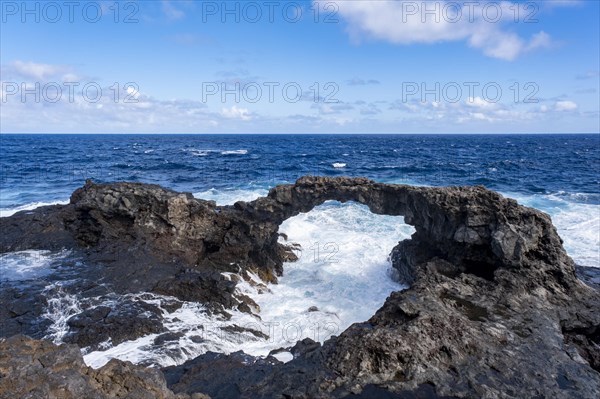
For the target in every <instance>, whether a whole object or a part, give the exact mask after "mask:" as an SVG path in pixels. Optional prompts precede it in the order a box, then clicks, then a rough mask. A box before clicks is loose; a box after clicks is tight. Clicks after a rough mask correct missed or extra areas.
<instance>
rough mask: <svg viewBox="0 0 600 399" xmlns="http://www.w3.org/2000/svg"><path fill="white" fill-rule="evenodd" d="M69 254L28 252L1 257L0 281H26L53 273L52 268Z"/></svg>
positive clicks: (64, 252)
mask: <svg viewBox="0 0 600 399" xmlns="http://www.w3.org/2000/svg"><path fill="white" fill-rule="evenodd" d="M68 254H69V251H66V250H65V251H60V252H51V251H47V250H33V249H30V250H27V251H18V252H7V253H4V254H1V255H0V279H1V280H9V281H25V280H32V279H38V278H41V277H44V276H46V275H48V274H50V273H52V271H53V270H52V266H53V265H54V264H55V262H57V261H60V260H61V259H63V258H65V257H66V256H67V255H68Z"/></svg>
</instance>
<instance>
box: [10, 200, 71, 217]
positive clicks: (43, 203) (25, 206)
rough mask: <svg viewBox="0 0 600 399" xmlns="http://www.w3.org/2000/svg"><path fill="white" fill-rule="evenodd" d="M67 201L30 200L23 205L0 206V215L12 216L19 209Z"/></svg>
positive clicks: (65, 202) (59, 203)
mask: <svg viewBox="0 0 600 399" xmlns="http://www.w3.org/2000/svg"><path fill="white" fill-rule="evenodd" d="M68 203H69V200H64V201H53V202H31V203H29V204H25V205H19V206H16V207H13V208H0V217H3V218H5V217H8V216H12V215H14V214H15V213H17V212H20V211H31V210H33V209H36V208H39V207H40V206H48V205H66V204H68Z"/></svg>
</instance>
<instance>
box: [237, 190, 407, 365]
mask: <svg viewBox="0 0 600 399" xmlns="http://www.w3.org/2000/svg"><path fill="white" fill-rule="evenodd" d="M414 231H415V230H414V228H413V227H412V226H410V225H407V224H405V223H404V220H403V218H402V217H401V216H388V215H378V214H375V213H372V212H371V210H370V209H369V208H368V207H367V206H366V205H363V204H360V203H357V202H345V203H340V202H338V201H326V202H324V203H323V204H321V205H318V206H315V207H314V208H312V209H311V210H310V211H308V212H305V213H300V214H298V215H296V216H292V217H290V218H288V219H286V220H285V221H284V222H283V223H282V224H281V225H280V226H279V232H280V233H283V234H282V235H281V236H280V239H279V242H280V243H282V244H285V245H289V246H291V247H293V248H294V252H295V254H296V255H297V256H298V260H297V261H295V262H286V263H285V264H284V266H283V275H282V276H281V277H279V279H278V283H277V284H272V285H269V286H268V291H264V292H263V293H260V294H258V293H257V294H249V295H250V296H251V297H252V299H253V300H254V301H255V302H256V303H257V304H258V305H259V307H260V312H259V315H260V317H261V319H262V322H263V324H272V325H275V324H277V325H278V326H280V327H281V328H288V329H294V330H295V332H296V333H298V334H296V335H298V336H297V337H296V336H294V337H289V336H288V337H286V336H285V335H286V334H285V332H284V331H282V332H281V334H280V333H279V332H278V331H277V328H275V329H274V330H273V331H272V333H273V336H272V337H271V339H274V340H275V341H277V340H279V343H274V344H272V345H269V347H271V348H273V349H275V348H277V347H286V346H292V345H294V344H295V342H296V341H297V340H298V339H303V338H311V339H313V340H315V341H320V342H323V341H325V340H326V339H327V338H329V337H330V336H331V335H337V334H339V333H341V332H342V331H344V330H345V329H346V328H348V327H349V326H350V325H351V324H353V323H356V322H362V321H366V320H368V319H369V318H370V317H371V316H372V315H373V314H374V313H375V312H376V311H377V310H378V309H379V308H380V307H381V306H382V305H383V303H384V302H385V299H386V298H387V297H388V296H389V294H390V293H391V292H394V291H399V290H403V289H405V288H407V287H406V286H404V285H402V284H400V283H398V282H397V281H396V280H395V279H394V274H395V269H393V268H392V264H391V261H390V259H389V255H390V253H391V251H392V249H393V248H394V247H395V246H396V245H397V244H398V242H399V241H402V240H404V239H408V238H410V236H411V235H412V234H413V233H414ZM287 335H289V333H288V334H287ZM286 338H287V339H286ZM289 338H296V339H294V340H293V342H292V340H290V339H289ZM267 353H268V351H266V353H265V351H263V353H261V352H260V351H259V352H257V353H254V354H260V355H264V354H267Z"/></svg>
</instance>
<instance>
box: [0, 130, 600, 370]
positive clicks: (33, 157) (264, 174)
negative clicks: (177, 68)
mask: <svg viewBox="0 0 600 399" xmlns="http://www.w3.org/2000/svg"><path fill="white" fill-rule="evenodd" d="M0 140H1V146H0V167H1V177H0V182H1V185H0V215H1V216H9V215H11V214H13V213H15V212H17V211H22V210H29V209H33V208H35V207H38V206H41V205H47V204H60V203H66V202H68V200H69V196H70V194H71V193H72V192H73V191H74V190H75V189H76V188H78V187H80V186H82V185H83V184H84V182H85V180H86V179H93V180H94V181H97V182H112V181H134V182H144V183H154V184H160V185H162V186H165V187H167V188H170V189H173V190H177V191H186V192H191V193H193V194H194V196H196V197H197V198H203V199H209V200H214V201H216V202H217V203H218V204H233V203H235V202H236V201H239V200H243V201H248V200H253V199H255V198H257V197H258V196H261V195H265V194H266V193H267V192H268V190H269V188H271V187H273V186H275V185H277V184H282V183H291V182H294V181H295V180H296V179H297V178H298V177H300V176H303V175H325V176H365V177H368V178H371V179H373V180H376V181H380V182H386V183H401V184H412V185H427V186H448V185H483V186H485V187H487V188H489V189H492V190H496V191H498V192H500V193H502V194H503V195H505V196H507V197H511V198H514V199H516V200H517V201H518V202H519V203H521V204H523V205H527V206H531V207H535V208H537V209H540V210H542V211H544V212H546V213H548V214H549V215H550V216H551V217H552V220H553V222H554V224H555V226H556V227H557V229H558V232H559V234H560V236H561V237H562V239H563V240H564V245H565V248H566V250H567V252H568V253H569V255H570V256H571V257H572V258H573V259H574V260H575V261H576V262H577V263H578V264H581V265H586V266H593V267H600V135H9V134H3V135H0ZM280 230H281V231H282V232H285V233H286V234H287V236H288V237H289V239H290V240H291V241H293V242H296V243H298V244H300V245H301V248H302V249H303V250H302V252H301V254H299V255H301V256H300V260H299V261H298V262H295V263H290V264H287V265H286V266H285V268H284V270H285V272H284V276H283V277H282V278H281V279H280V281H279V284H277V285H273V286H271V287H269V290H268V292H266V293H264V292H261V293H257V292H256V290H255V288H253V287H251V286H249V285H248V286H247V287H246V286H244V285H243V284H241V285H240V289H242V290H245V293H246V294H247V295H249V296H251V297H252V298H253V299H254V300H255V301H256V302H257V303H258V304H259V305H260V307H261V309H263V310H262V313H261V317H262V320H263V321H265V322H268V321H269V320H277V321H278V323H280V324H281V325H284V324H285V323H288V324H289V323H296V324H297V325H299V326H308V327H307V328H304V329H303V330H302V331H304V332H303V334H302V336H307V337H310V338H312V339H315V340H318V341H323V340H324V339H326V338H328V337H329V336H331V335H333V334H337V333H339V332H340V331H342V330H344V329H345V328H346V327H348V326H349V325H350V324H352V323H354V322H357V321H361V320H366V319H367V318H369V317H370V316H371V315H372V314H373V313H374V311H375V310H377V309H378V308H379V307H380V306H381V305H382V303H383V301H384V300H385V298H386V297H387V296H388V295H389V293H390V292H392V291H396V290H398V289H402V287H401V286H399V284H398V283H396V282H395V281H394V280H393V278H390V267H389V260H388V259H387V256H388V254H389V253H390V250H391V249H392V248H393V247H394V246H395V245H396V244H397V242H398V241H400V240H402V239H405V238H408V237H410V235H411V234H412V232H414V230H413V229H412V227H411V226H408V225H406V224H404V223H403V220H401V218H398V217H391V216H381V215H374V214H372V213H370V212H369V210H368V209H367V208H366V207H364V206H362V205H359V204H353V203H347V204H340V203H337V202H327V203H325V204H323V205H321V206H319V207H317V208H315V209H314V210H313V211H311V212H309V213H307V214H301V215H298V216H296V217H293V218H291V219H288V220H287V221H286V222H285V223H284V224H283V225H282V226H281V227H280ZM65 256H67V255H66V254H61V253H58V254H50V253H45V252H43V251H38V252H35V251H29V252H28V253H13V254H5V255H2V259H1V262H0V269H1V270H0V271H1V272H2V280H5V281H6V280H9V281H15V280H18V281H26V280H28V279H35V278H43V276H44V273H46V272H47V271H48V270H49V269H52V268H56V267H57V266H56V265H57V264H60V262H61V259H64V257H65ZM47 293H48V309H47V313H46V318H48V319H50V320H51V321H52V323H53V326H52V328H51V330H50V331H51V333H50V335H49V336H48V337H47V338H50V339H53V340H54V341H55V342H60V341H61V337H62V336H63V334H64V333H65V331H66V324H65V323H66V319H67V318H68V317H70V316H71V315H73V314H77V313H78V312H79V311H80V306H81V303H80V300H81V298H78V297H77V296H73V295H72V294H68V295H67V294H64V293H62V291H61V289H60V284H58V285H57V283H55V282H53V283H48V287H47ZM148 298H150V297H149V296H148V295H146V296H145V297H143V300H151V301H154V302H155V303H160V301H161V299H160V298H157V297H156V296H154V297H152V298H150V299H148ZM284 299H285V300H284ZM284 304H285V305H284ZM308 306H317V307H318V308H319V309H321V310H322V312H314V313H308V314H307V313H306V312H305V310H306V309H307V307H308ZM165 314H166V313H165ZM165 317H166V316H165ZM169 317H170V319H168V323H167V324H168V325H166V327H167V328H168V329H169V330H170V331H186V334H188V333H187V332H188V331H192V330H193V328H194V326H197V325H200V324H202V325H205V326H206V325H207V324H209V323H215V325H217V326H220V324H219V323H234V322H235V323H237V324H238V325H242V324H243V323H244V322H255V321H253V320H246V319H245V318H247V317H249V316H248V315H245V314H234V315H233V319H232V320H231V321H222V320H213V319H210V320H209V319H207V318H208V317H209V316H208V315H206V313H205V312H204V311H203V309H202V307H201V306H200V305H199V304H193V303H190V304H186V306H183V307H182V308H181V310H179V311H177V312H176V313H173V314H169ZM284 322H285V323H284ZM286 325H287V324H286ZM314 325H319V326H321V328H320V329H316V330H315V329H314V328H311V327H310V326H314ZM154 338H155V337H153V336H152V335H150V336H148V337H143V338H140V339H138V340H136V341H132V342H125V343H122V344H120V345H117V346H111V345H110V344H107V346H106V348H104V350H102V351H95V352H89V353H86V352H85V351H84V353H85V360H86V362H87V363H88V364H90V365H92V366H94V367H97V366H101V365H102V364H104V363H106V362H107V361H108V360H109V359H110V358H113V357H116V358H120V359H125V360H131V361H133V362H135V363H145V364H160V365H171V364H181V363H182V362H183V361H185V360H186V359H189V358H193V357H194V356H197V355H198V354H200V353H204V352H206V351H208V350H213V351H218V352H225V353H229V352H232V351H235V350H240V349H244V351H245V352H247V353H250V354H254V355H265V354H267V353H268V352H269V350H271V349H274V348H278V347H281V346H285V345H284V344H285V343H282V342H279V341H277V340H275V341H269V342H265V341H252V342H248V341H244V342H239V340H238V339H237V338H236V337H235V336H231V337H229V336H227V335H223V333H222V332H221V333H220V334H215V336H214V337H208V338H207V339H206V340H205V341H204V342H203V343H202V344H198V343H194V342H192V341H191V340H185V339H184V338H185V337H184V338H182V339H181V340H180V341H179V342H178V344H177V345H178V346H177V348H176V349H174V348H171V349H172V350H171V351H170V352H169V353H168V354H165V351H164V348H163V349H157V348H154V347H152V345H150V343H151V342H152V340H153V339H154ZM293 338H294V339H296V338H300V337H295V336H294V337H293ZM294 342H295V341H294Z"/></svg>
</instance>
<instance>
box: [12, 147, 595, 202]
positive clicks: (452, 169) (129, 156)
mask: <svg viewBox="0 0 600 399" xmlns="http://www.w3.org/2000/svg"><path fill="white" fill-rule="evenodd" d="M0 144H1V146H0V147H1V148H0V168H1V169H0V171H1V173H0V175H1V176H0V178H1V187H0V208H3V209H7V208H14V207H17V206H22V205H25V204H29V203H34V202H48V201H55V200H64V199H67V198H68V196H69V194H70V193H71V192H72V191H73V190H74V189H76V188H77V187H80V186H81V185H82V184H83V183H84V181H85V179H86V178H92V179H94V180H96V181H116V180H127V181H140V182H147V183H157V184H161V185H164V186H166V187H169V188H172V189H175V190H180V191H190V192H202V191H205V190H208V189H211V188H215V189H225V188H254V187H263V188H265V187H270V186H272V185H275V184H278V183H283V182H292V181H294V180H295V179H296V178H297V177H299V176H301V175H304V174H319V175H327V176H337V175H349V176H367V177H370V178H372V179H375V180H378V181H383V182H396V183H411V184H424V185H473V184H480V185H484V186H486V187H488V188H491V189H494V190H498V191H501V192H509V193H520V194H557V195H570V196H571V198H572V199H573V200H575V201H582V202H585V203H591V204H598V203H599V197H600V195H599V193H600V135H518V136H516V135H477V136H473V135H395V136H383V135H359V136H356V135H343V136H340V135H327V136H324V135H310V136H306V135H235V136H231V135H1V136H0ZM334 163H338V164H346V166H345V167H343V168H340V167H339V166H340V165H338V168H334V167H333V166H332V165H333V164H334Z"/></svg>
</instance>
